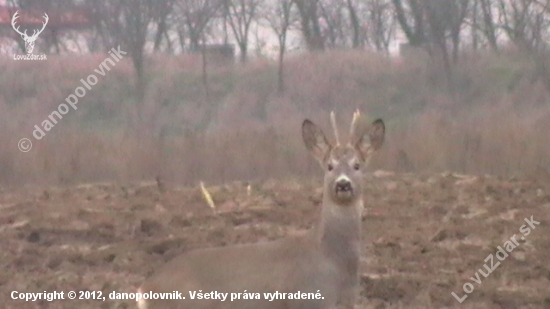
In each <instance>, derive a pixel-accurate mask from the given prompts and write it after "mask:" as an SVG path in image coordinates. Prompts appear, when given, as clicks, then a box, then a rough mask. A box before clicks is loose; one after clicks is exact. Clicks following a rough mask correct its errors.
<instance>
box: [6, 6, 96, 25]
mask: <svg viewBox="0 0 550 309" xmlns="http://www.w3.org/2000/svg"><path fill="white" fill-rule="evenodd" d="M16 11H18V12H19V14H18V15H19V18H18V19H17V25H20V26H21V28H41V27H42V23H43V22H44V18H43V16H44V13H47V14H48V16H49V18H50V19H49V21H48V25H47V28H48V29H77V28H89V27H90V26H91V25H92V22H91V18H90V17H89V14H88V13H87V12H86V10H83V9H82V10H73V11H55V12H43V11H40V10H37V9H28V10H23V9H19V8H14V7H9V6H5V5H0V27H9V28H11V27H12V26H11V19H12V17H13V14H15V12H16Z"/></svg>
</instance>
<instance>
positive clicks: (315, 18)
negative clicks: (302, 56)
mask: <svg viewBox="0 0 550 309" xmlns="http://www.w3.org/2000/svg"><path fill="white" fill-rule="evenodd" d="M294 2H295V3H296V7H297V8H298V12H299V13H300V25H301V30H302V35H303V36H304V40H305V41H306V45H307V48H308V49H309V50H310V51H313V50H323V49H324V48H325V40H324V38H323V36H322V34H321V27H320V25H319V0H294Z"/></svg>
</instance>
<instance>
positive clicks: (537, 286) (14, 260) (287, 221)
mask: <svg viewBox="0 0 550 309" xmlns="http://www.w3.org/2000/svg"><path fill="white" fill-rule="evenodd" d="M543 176H544V175H542V176H540V177H532V178H522V179H516V178H511V179H510V178H498V177H491V176H479V177H476V176H464V175H455V174H449V173H447V174H442V175H410V174H402V175H394V174H392V173H386V172H382V171H378V172H375V173H373V175H372V176H371V177H369V179H368V181H367V182H368V185H367V187H366V189H365V190H366V192H365V193H366V196H367V200H366V211H365V215H364V222H363V223H364V229H363V230H364V255H363V256H364V259H363V261H362V276H361V278H362V280H361V283H362V290H361V296H362V297H361V304H360V306H359V307H360V308H459V307H460V308H550V263H549V260H550V259H549V257H550V237H549V235H550V233H549V232H550V220H549V219H550V178H548V177H547V176H544V177H543ZM319 186H320V182H318V181H297V180H286V181H264V182H257V183H252V185H251V188H250V190H247V184H245V183H230V184H227V185H224V186H219V187H210V188H209V191H210V192H211V194H212V196H213V198H214V201H215V202H216V205H217V208H216V209H217V213H214V211H213V210H212V209H211V208H209V207H208V206H207V204H206V203H205V201H204V200H203V198H202V196H201V193H200V190H199V188H198V187H194V188H179V187H177V186H173V185H170V184H163V185H161V186H158V185H157V183H155V182H152V183H141V184H134V185H128V186H121V185H117V184H86V185H80V186H76V187H65V188H60V187H56V188H37V187H26V188H19V189H6V188H4V189H3V190H2V191H1V192H0V269H1V270H2V271H1V272H0V304H1V305H0V306H1V307H3V308H17V309H27V308H49V309H54V308H56V309H57V308H82V309H87V308H135V302H134V301H131V300H109V299H108V294H109V293H110V292H112V291H117V292H134V291H135V288H136V287H137V286H138V285H139V284H140V282H142V280H143V278H144V277H145V276H146V275H147V274H148V273H149V272H150V271H151V270H152V269H154V268H155V267H157V266H159V265H161V264H162V263H164V262H165V261H166V260H168V259H170V258H172V257H173V256H174V255H176V254H178V253H180V252H182V251H185V250H190V249H193V248H201V247H210V246H225V245H230V244H235V243H249V242H255V241H263V240H269V239H276V238H279V237H283V236H284V235H287V234H289V233H294V232H297V231H300V230H304V229H308V228H310V227H311V225H312V223H314V222H315V220H316V218H317V215H318V208H319V203H320V197H321V191H320V190H319V189H318V188H319ZM531 216H533V219H534V220H535V221H538V222H540V225H536V228H535V229H534V230H532V231H531V233H530V234H529V235H528V236H525V237H524V240H520V239H519V238H520V236H521V235H522V233H521V232H519V229H520V227H521V226H522V225H524V224H526V223H525V221H524V218H531ZM514 234H516V235H517V238H518V241H519V245H518V246H517V247H516V248H515V249H514V250H513V251H512V252H511V253H510V255H509V256H508V257H507V258H506V259H505V260H503V261H501V263H500V265H499V266H498V267H497V268H496V269H495V270H494V271H493V272H492V273H491V274H490V275H488V277H487V278H485V277H483V276H481V275H480V279H481V283H480V284H478V283H474V282H473V281H472V280H470V279H469V278H470V277H475V273H476V271H477V270H478V269H482V270H485V268H484V267H483V264H484V263H485V262H484V260H485V259H486V257H487V256H488V255H489V254H491V253H493V254H494V253H495V252H496V251H497V247H498V246H502V245H503V244H504V242H505V241H506V240H507V239H509V238H510V237H512V236H513V235H514ZM497 261H498V260H497V259H496V257H495V258H494V263H495V264H496V262H497ZM487 265H488V266H489V267H490V261H488V263H487ZM467 282H470V283H472V285H473V287H474V291H473V292H471V294H469V296H468V298H467V299H465V300H464V302H463V303H462V304H459V302H458V301H457V300H456V299H455V298H454V297H453V296H452V295H451V292H455V293H456V294H457V296H459V297H462V295H464V294H465V293H464V291H463V288H462V287H463V285H464V284H465V283H467ZM45 290H46V291H54V290H56V291H65V293H67V291H71V290H72V291H102V293H103V296H106V297H107V300H105V301H101V300H95V301H92V300H58V301H53V302H47V301H37V302H34V303H33V302H25V301H21V300H12V299H11V296H10V294H11V292H12V291H19V292H42V291H45Z"/></svg>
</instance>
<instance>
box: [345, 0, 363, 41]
mask: <svg viewBox="0 0 550 309" xmlns="http://www.w3.org/2000/svg"><path fill="white" fill-rule="evenodd" d="M346 5H347V9H348V12H349V20H350V24H351V29H352V31H353V35H352V40H351V42H352V47H353V48H357V47H360V46H362V45H363V40H362V39H361V36H362V35H361V21H360V20H359V14H358V13H357V8H356V5H355V3H354V1H353V0H347V2H346Z"/></svg>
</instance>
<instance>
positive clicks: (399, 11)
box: [392, 0, 426, 47]
mask: <svg viewBox="0 0 550 309" xmlns="http://www.w3.org/2000/svg"><path fill="white" fill-rule="evenodd" d="M405 1H406V2H404V1H403V0H392V3H393V5H394V8H395V14H396V17H397V21H398V22H399V25H400V26H401V30H403V33H404V34H405V36H406V37H407V40H408V41H409V44H410V45H411V46H413V47H419V46H423V45H424V44H425V42H426V27H425V22H424V17H425V12H424V8H423V6H422V2H420V1H423V0H405Z"/></svg>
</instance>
